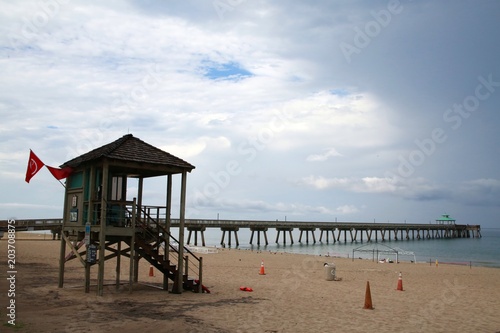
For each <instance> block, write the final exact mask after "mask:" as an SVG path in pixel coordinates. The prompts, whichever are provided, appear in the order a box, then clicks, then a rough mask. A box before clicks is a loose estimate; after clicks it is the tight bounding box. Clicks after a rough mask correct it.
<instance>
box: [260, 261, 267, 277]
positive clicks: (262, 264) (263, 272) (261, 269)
mask: <svg viewBox="0 0 500 333" xmlns="http://www.w3.org/2000/svg"><path fill="white" fill-rule="evenodd" d="M259 274H260V275H266V271H265V270H264V260H262V261H261V263H260V272H259Z"/></svg>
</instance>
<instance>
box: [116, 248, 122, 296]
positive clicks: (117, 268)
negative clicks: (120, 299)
mask: <svg viewBox="0 0 500 333" xmlns="http://www.w3.org/2000/svg"><path fill="white" fill-rule="evenodd" d="M116 250H117V251H118V253H117V256H116V290H118V289H120V261H121V257H122V253H121V251H122V242H121V241H118V242H117V244H116Z"/></svg>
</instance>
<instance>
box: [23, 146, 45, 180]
mask: <svg viewBox="0 0 500 333" xmlns="http://www.w3.org/2000/svg"><path fill="white" fill-rule="evenodd" d="M44 165H45V164H44V163H43V162H42V161H40V159H39V158H38V156H36V155H35V153H34V152H33V151H32V150H31V149H30V159H29V160H28V169H27V170H26V178H25V180H26V183H29V182H30V179H31V178H32V177H33V176H34V175H36V173H37V172H38V171H40V169H41V168H43V166H44Z"/></svg>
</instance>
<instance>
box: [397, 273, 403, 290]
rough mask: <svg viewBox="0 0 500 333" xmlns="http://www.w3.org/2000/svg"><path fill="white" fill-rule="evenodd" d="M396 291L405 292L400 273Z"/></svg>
mask: <svg viewBox="0 0 500 333" xmlns="http://www.w3.org/2000/svg"><path fill="white" fill-rule="evenodd" d="M396 290H399V291H403V278H402V277H401V272H399V278H398V287H397V289H396Z"/></svg>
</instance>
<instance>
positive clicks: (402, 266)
mask: <svg viewBox="0 0 500 333" xmlns="http://www.w3.org/2000/svg"><path fill="white" fill-rule="evenodd" d="M32 237H35V238H36V239H35V240H21V239H20V237H18V239H17V241H16V244H15V245H16V270H17V274H16V281H15V304H16V326H15V327H11V326H10V325H8V324H7V320H9V318H8V317H7V313H6V312H7V311H8V310H7V306H8V305H9V303H8V302H9V299H10V298H8V297H7V294H8V290H9V282H8V280H7V277H8V276H7V271H8V268H7V251H6V249H7V240H6V237H4V238H3V239H2V240H0V248H1V250H0V262H1V266H0V267H1V271H0V304H1V307H0V314H1V318H2V320H1V322H2V323H1V325H0V331H2V332H4V331H6V332H71V333H79V332H121V333H126V332H141V333H149V332H167V331H169V332H280V333H282V332H332V331H337V332H458V331H461V332H500V316H499V315H498V313H499V310H500V269H495V268H484V267H472V268H471V267H469V266H458V265H444V264H439V265H438V266H436V265H435V264H434V263H433V264H432V265H430V264H429V263H427V264H413V263H409V262H408V263H407V262H402V263H399V264H395V263H393V264H388V263H385V264H381V263H374V262H372V261H370V260H360V259H356V260H354V261H352V260H351V259H347V258H332V257H324V256H311V255H298V254H286V253H270V252H259V251H250V250H236V249H227V248H226V249H218V250H219V252H218V253H216V254H204V255H202V256H203V260H204V268H205V269H204V280H203V281H204V285H205V286H207V287H208V288H209V289H210V291H211V293H210V294H206V293H204V294H195V293H192V292H184V293H183V294H181V295H178V294H171V293H168V292H165V291H163V290H160V289H157V288H153V287H150V286H148V285H147V284H158V285H159V284H160V283H161V281H162V277H161V276H160V274H159V272H155V276H154V277H150V276H149V264H148V263H147V262H145V261H144V260H141V270H140V274H139V280H140V283H139V284H136V285H134V288H133V292H132V293H130V292H129V289H128V285H127V284H125V285H121V286H120V287H119V288H118V290H117V288H116V286H115V285H114V284H113V283H114V281H115V278H116V276H115V274H116V273H115V262H114V261H113V260H110V261H107V262H106V276H105V279H106V282H109V284H107V285H106V287H105V290H104V296H102V297H99V296H96V293H95V286H93V287H92V289H91V292H90V293H89V294H85V293H84V290H83V284H84V275H83V268H82V267H81V264H80V263H79V262H78V261H77V260H72V261H70V262H68V263H67V265H66V271H65V274H66V275H65V276H66V279H65V286H64V288H62V289H60V288H58V287H57V282H58V255H59V247H60V242H59V241H53V240H50V237H45V239H43V236H32ZM37 237H38V238H37ZM261 261H263V262H264V267H265V273H266V274H265V275H260V274H259V271H260V266H261ZM127 262H128V260H122V264H123V266H122V275H121V279H122V281H124V282H126V281H128V275H127V273H128V268H127ZM325 262H327V263H332V262H333V263H335V265H336V275H337V278H339V279H341V280H340V281H327V279H326V273H325V268H324V263H325ZM96 271H97V270H96V269H93V270H92V279H93V281H92V283H93V285H95V283H96ZM400 272H401V274H402V281H403V289H404V291H398V290H396V289H397V286H398V276H399V273H400ZM367 281H369V283H370V290H371V298H372V303H373V307H374V309H373V310H366V309H363V306H364V302H365V296H366V293H365V291H366V284H367ZM240 287H249V288H252V290H253V291H252V292H248V291H241V290H240Z"/></svg>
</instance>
